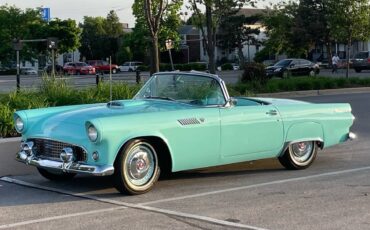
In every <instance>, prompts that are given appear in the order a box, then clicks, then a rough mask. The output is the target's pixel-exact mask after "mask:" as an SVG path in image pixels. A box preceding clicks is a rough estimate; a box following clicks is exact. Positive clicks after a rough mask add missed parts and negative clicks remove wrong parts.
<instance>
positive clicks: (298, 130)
mask: <svg viewBox="0 0 370 230" xmlns="http://www.w3.org/2000/svg"><path fill="white" fill-rule="evenodd" d="M302 141H317V142H319V143H320V145H319V147H320V148H323V147H324V131H323V127H322V125H321V124H320V123H317V122H303V123H299V124H293V125H291V126H290V127H289V128H288V131H287V134H286V138H285V144H284V148H283V151H282V152H281V154H284V152H285V151H286V149H287V148H288V147H289V145H290V144H293V143H297V142H302ZM281 154H280V155H281Z"/></svg>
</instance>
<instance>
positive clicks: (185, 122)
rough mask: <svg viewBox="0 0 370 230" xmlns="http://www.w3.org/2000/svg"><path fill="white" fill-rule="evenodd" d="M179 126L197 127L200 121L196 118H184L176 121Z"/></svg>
mask: <svg viewBox="0 0 370 230" xmlns="http://www.w3.org/2000/svg"><path fill="white" fill-rule="evenodd" d="M177 121H178V122H179V123H180V124H181V125H199V124H200V121H199V120H198V119H197V118H185V119H179V120H177Z"/></svg>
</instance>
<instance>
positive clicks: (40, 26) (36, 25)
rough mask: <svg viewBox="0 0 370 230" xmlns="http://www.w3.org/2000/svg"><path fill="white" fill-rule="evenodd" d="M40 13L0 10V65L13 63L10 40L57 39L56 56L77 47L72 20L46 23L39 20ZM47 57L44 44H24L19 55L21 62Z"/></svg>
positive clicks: (75, 27) (32, 10) (36, 11)
mask: <svg viewBox="0 0 370 230" xmlns="http://www.w3.org/2000/svg"><path fill="white" fill-rule="evenodd" d="M40 12H41V11H40V9H38V8H37V9H26V10H21V9H19V8H17V7H15V6H8V5H5V6H1V7H0V61H1V62H2V63H9V62H11V61H12V60H14V51H13V49H12V40H13V39H20V40H26V39H46V38H48V37H57V38H58V39H59V46H58V52H59V53H64V52H68V51H71V50H75V49H76V48H77V47H78V46H79V44H80V43H79V35H80V30H79V28H78V27H77V25H76V22H75V21H74V20H71V19H68V20H60V19H58V18H56V19H53V20H52V21H50V22H49V23H47V22H45V21H44V20H42V18H41V13H40ZM45 53H47V49H46V43H45V42H37V43H25V44H24V45H23V49H22V51H21V58H22V59H23V60H28V61H31V60H32V59H33V58H35V57H37V55H38V54H45Z"/></svg>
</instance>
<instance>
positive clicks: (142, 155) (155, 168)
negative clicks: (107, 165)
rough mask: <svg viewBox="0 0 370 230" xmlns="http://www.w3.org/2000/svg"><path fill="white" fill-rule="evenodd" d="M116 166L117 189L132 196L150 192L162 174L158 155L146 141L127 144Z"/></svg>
mask: <svg viewBox="0 0 370 230" xmlns="http://www.w3.org/2000/svg"><path fill="white" fill-rule="evenodd" d="M114 166H115V167H114V168H115V170H114V181H115V187H116V189H117V190H118V191H119V192H121V193H125V194H130V195H139V194H143V193H146V192H148V191H150V190H151V189H152V188H153V187H154V184H155V182H157V180H158V177H159V174H160V169H159V164H158V157H157V153H156V151H155V149H154V148H153V146H152V145H151V144H150V143H148V142H147V141H145V140H144V139H136V140H133V141H130V142H129V143H128V144H126V145H125V147H124V149H123V150H122V152H121V153H120V154H119V155H118V158H117V160H116V162H115V165H114Z"/></svg>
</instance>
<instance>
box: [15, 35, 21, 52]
mask: <svg viewBox="0 0 370 230" xmlns="http://www.w3.org/2000/svg"><path fill="white" fill-rule="evenodd" d="M22 48H23V43H22V42H21V40H19V39H18V38H14V39H13V49H14V50H16V51H20V50H22Z"/></svg>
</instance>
